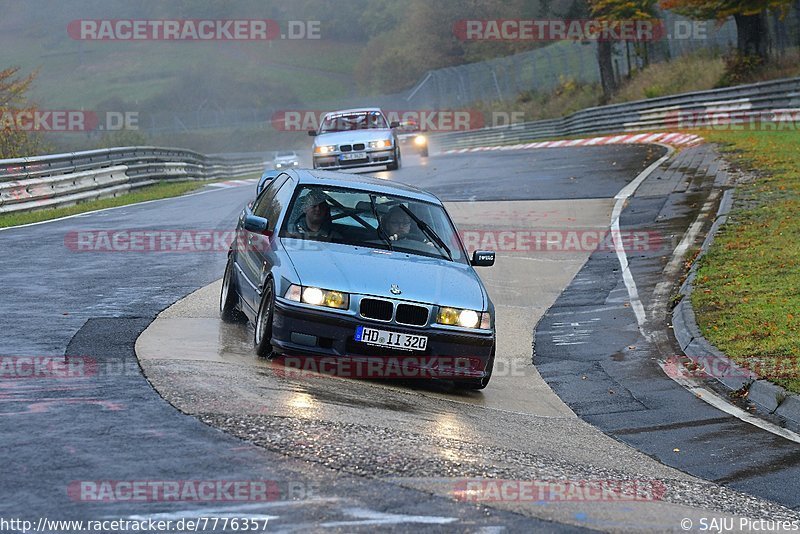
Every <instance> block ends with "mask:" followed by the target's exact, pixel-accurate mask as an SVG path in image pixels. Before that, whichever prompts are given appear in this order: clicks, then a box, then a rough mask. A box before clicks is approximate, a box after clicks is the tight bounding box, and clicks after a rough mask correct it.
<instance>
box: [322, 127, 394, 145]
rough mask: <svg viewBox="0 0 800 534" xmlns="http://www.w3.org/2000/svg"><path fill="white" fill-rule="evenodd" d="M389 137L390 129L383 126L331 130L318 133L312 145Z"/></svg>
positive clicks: (340, 143) (366, 140) (347, 142)
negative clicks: (344, 130)
mask: <svg viewBox="0 0 800 534" xmlns="http://www.w3.org/2000/svg"><path fill="white" fill-rule="evenodd" d="M390 137H392V130H389V129H384V128H374V129H369V130H353V131H349V132H331V133H324V134H320V135H318V136H317V137H316V139H315V140H314V145H315V146H322V145H345V144H352V143H366V142H369V141H378V140H380V139H389V138H390Z"/></svg>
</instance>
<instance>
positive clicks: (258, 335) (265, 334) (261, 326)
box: [253, 280, 275, 358]
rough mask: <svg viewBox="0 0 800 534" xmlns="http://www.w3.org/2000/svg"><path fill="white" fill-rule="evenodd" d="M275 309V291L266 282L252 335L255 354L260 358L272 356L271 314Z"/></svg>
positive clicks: (269, 282)
mask: <svg viewBox="0 0 800 534" xmlns="http://www.w3.org/2000/svg"><path fill="white" fill-rule="evenodd" d="M274 309H275V290H274V289H273V288H272V281H271V280H270V281H268V282H267V285H266V287H265V288H264V294H263V296H262V297H261V305H260V306H259V307H258V316H257V317H256V324H255V328H254V329H253V330H254V334H253V343H254V344H255V348H256V354H258V356H259V357H261V358H271V357H272V356H273V354H274V351H273V350H272V314H273V311H274Z"/></svg>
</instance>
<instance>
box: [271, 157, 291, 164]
mask: <svg viewBox="0 0 800 534" xmlns="http://www.w3.org/2000/svg"><path fill="white" fill-rule="evenodd" d="M273 161H274V162H275V163H284V162H292V161H297V156H281V157H279V158H275V159H274V160H273Z"/></svg>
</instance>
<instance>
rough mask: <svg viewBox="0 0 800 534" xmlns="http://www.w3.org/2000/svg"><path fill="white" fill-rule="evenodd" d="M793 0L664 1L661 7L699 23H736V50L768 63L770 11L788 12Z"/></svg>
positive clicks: (662, 0)
mask: <svg viewBox="0 0 800 534" xmlns="http://www.w3.org/2000/svg"><path fill="white" fill-rule="evenodd" d="M791 3H792V0H661V7H662V8H664V9H671V10H673V11H676V12H677V13H680V14H682V15H686V16H687V17H692V18H695V19H701V20H707V19H717V20H719V21H724V20H725V19H727V18H728V17H733V20H734V21H735V22H736V48H737V50H738V52H739V54H740V55H742V56H758V57H759V58H761V59H766V58H767V54H768V44H769V43H768V41H767V10H769V9H774V10H780V11H782V12H785V11H786V10H788V8H789V6H790V4H791Z"/></svg>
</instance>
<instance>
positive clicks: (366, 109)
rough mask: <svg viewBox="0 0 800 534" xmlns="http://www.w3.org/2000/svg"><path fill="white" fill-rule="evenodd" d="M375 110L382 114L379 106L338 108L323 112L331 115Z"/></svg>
mask: <svg viewBox="0 0 800 534" xmlns="http://www.w3.org/2000/svg"><path fill="white" fill-rule="evenodd" d="M376 111H377V112H378V113H381V114H383V111H381V108H352V109H339V110H336V111H329V112H328V113H326V114H325V116H326V117H330V116H331V115H351V114H352V115H355V114H357V113H372V112H376Z"/></svg>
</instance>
